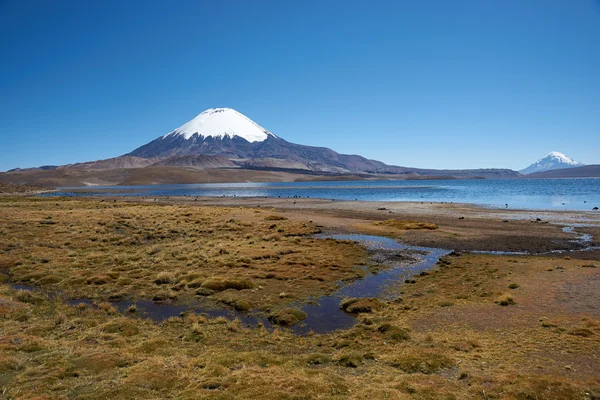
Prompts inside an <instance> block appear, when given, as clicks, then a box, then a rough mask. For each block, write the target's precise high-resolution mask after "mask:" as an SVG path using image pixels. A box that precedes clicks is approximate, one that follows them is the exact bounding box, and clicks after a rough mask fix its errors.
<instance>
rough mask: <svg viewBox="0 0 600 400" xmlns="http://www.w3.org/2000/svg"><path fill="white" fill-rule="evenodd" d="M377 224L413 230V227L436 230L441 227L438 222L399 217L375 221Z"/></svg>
mask: <svg viewBox="0 0 600 400" xmlns="http://www.w3.org/2000/svg"><path fill="white" fill-rule="evenodd" d="M374 224H375V225H377V226H388V227H390V228H396V229H404V230H413V229H426V230H436V229H439V226H438V225H437V224H431V223H428V222H417V221H402V220H398V219H388V220H385V221H378V222H375V223H374Z"/></svg>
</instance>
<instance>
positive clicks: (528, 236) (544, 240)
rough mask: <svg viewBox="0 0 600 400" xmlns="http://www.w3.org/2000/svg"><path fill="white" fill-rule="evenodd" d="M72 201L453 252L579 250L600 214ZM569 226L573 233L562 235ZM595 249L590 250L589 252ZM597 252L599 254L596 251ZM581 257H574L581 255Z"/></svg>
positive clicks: (222, 200)
mask: <svg viewBox="0 0 600 400" xmlns="http://www.w3.org/2000/svg"><path fill="white" fill-rule="evenodd" d="M72 198H73V199H76V200H82V201H85V200H86V199H89V200H91V201H97V200H101V201H102V200H104V201H112V202H117V201H118V202H135V203H146V204H148V203H150V204H162V205H193V206H218V207H248V208H257V209H258V208H262V209H264V208H268V209H272V210H273V211H276V212H279V213H282V214H283V215H285V217H286V218H289V219H290V220H296V221H302V220H304V221H307V220H311V221H314V222H315V223H316V224H317V225H319V226H322V227H323V229H326V230H329V231H332V232H341V233H364V234H372V235H380V236H387V237H392V238H395V239H399V240H401V241H403V242H404V243H406V244H408V245H413V246H424V247H436V248H444V249H452V250H457V251H498V252H526V253H549V252H552V251H556V250H564V251H572V250H581V249H582V248H583V247H585V246H583V245H582V244H581V243H577V242H575V240H576V238H577V236H578V235H580V234H581V233H586V234H589V235H592V241H591V242H590V243H589V244H588V245H589V246H598V242H597V240H598V239H597V238H599V237H600V213H597V212H594V211H576V210H560V211H548V210H510V209H508V210H506V209H496V208H488V207H481V206H477V205H472V204H462V203H435V202H428V203H421V202H398V201H363V200H335V201H331V200H325V199H313V198H296V199H293V198H274V197H267V198H265V197H195V196H194V197H192V196H173V197H171V196H152V197H148V196H110V195H107V196H76V197H72ZM389 219H396V220H404V221H406V220H412V221H415V220H416V221H419V222H426V223H432V224H437V225H438V226H439V229H436V230H434V231H423V230H403V229H394V228H386V227H384V226H378V225H377V223H378V222H382V221H385V220H389ZM567 226H572V227H577V228H576V232H564V231H563V228H564V227H567ZM593 252H595V251H592V253H593ZM598 253H599V254H600V251H598ZM580 256H581V255H578V257H580Z"/></svg>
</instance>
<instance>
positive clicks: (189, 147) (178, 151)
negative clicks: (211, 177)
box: [127, 108, 517, 177]
mask: <svg viewBox="0 0 600 400" xmlns="http://www.w3.org/2000/svg"><path fill="white" fill-rule="evenodd" d="M199 155H202V156H218V157H219V160H220V161H219V162H220V163H221V164H223V159H224V160H229V162H231V163H234V164H235V165H237V166H239V167H240V168H247V169H267V170H269V169H271V170H273V169H276V170H282V169H283V170H294V171H307V172H309V171H310V172H319V173H321V172H325V173H336V174H347V173H353V174H354V173H358V174H373V173H374V174H409V175H411V174H418V175H449V176H454V175H456V176H463V177H482V176H486V177H516V176H517V173H516V172H514V171H511V170H505V169H498V170H496V169H493V170H491V169H479V170H444V171H440V170H425V169H419V168H406V167H399V166H395V165H387V164H385V163H383V162H381V161H376V160H370V159H367V158H365V157H361V156H359V155H354V154H340V153H337V152H335V151H333V150H331V149H328V148H326V147H314V146H305V145H300V144H296V143H291V142H288V141H287V140H284V139H282V138H281V137H278V136H275V135H274V134H273V133H271V132H269V131H268V130H266V129H265V128H263V127H262V126H260V125H259V124H257V123H256V122H254V121H252V120H251V119H250V118H248V117H246V116H245V115H243V114H241V113H239V112H237V111H236V110H233V109H231V108H210V109H208V110H206V111H204V112H202V113H200V114H199V115H198V116H196V117H195V118H194V119H192V120H191V121H189V122H187V123H186V124H184V125H182V126H180V127H179V128H177V129H175V130H173V131H171V132H169V133H167V134H166V135H163V136H161V137H159V138H157V139H154V140H153V141H151V142H149V143H146V144H145V145H143V146H141V147H139V148H137V149H135V150H134V151H132V152H131V153H129V154H127V156H135V157H141V158H152V159H155V158H157V159H161V160H164V161H161V162H160V165H169V166H181V167H186V168H189V167H191V166H193V167H194V168H197V166H198V165H201V166H204V165H207V164H210V165H212V164H214V163H215V162H216V161H215V160H216V159H210V160H209V159H206V158H201V159H198V158H197V156H199ZM167 159H168V160H167ZM157 165H158V164H157ZM223 165H224V164H223Z"/></svg>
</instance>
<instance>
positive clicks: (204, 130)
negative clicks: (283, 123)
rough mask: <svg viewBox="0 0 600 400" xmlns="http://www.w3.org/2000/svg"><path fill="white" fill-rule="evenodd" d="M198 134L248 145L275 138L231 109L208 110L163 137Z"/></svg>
mask: <svg viewBox="0 0 600 400" xmlns="http://www.w3.org/2000/svg"><path fill="white" fill-rule="evenodd" d="M195 134H198V135H199V136H202V137H204V138H206V137H213V138H219V139H223V138H224V137H230V138H233V137H234V136H237V137H240V138H242V139H245V140H247V141H248V142H250V143H253V142H262V141H264V140H266V139H267V138H268V137H269V136H275V135H273V134H272V133H271V132H269V131H267V130H266V129H265V128H263V127H262V126H260V125H258V124H257V123H256V122H254V121H252V120H251V119H250V118H248V117H246V116H245V115H243V114H241V113H239V112H237V111H236V110H234V109H232V108H209V109H208V110H206V111H203V112H202V113H200V114H199V115H198V116H197V117H196V118H194V119H192V120H191V121H189V122H188V123H186V124H184V125H182V126H180V127H179V128H177V129H175V130H174V131H171V132H169V133H167V134H166V135H164V136H163V138H166V137H169V136H183V137H184V138H185V139H190V138H191V137H192V136H193V135H195Z"/></svg>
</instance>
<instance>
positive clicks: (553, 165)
mask: <svg viewBox="0 0 600 400" xmlns="http://www.w3.org/2000/svg"><path fill="white" fill-rule="evenodd" d="M583 165H584V164H583V163H580V162H579V161H575V160H573V159H572V158H570V157H567V156H565V155H564V154H563V153H559V152H558V151H552V152H550V153H548V154H547V155H546V156H545V157H543V158H540V159H539V160H537V161H536V162H534V163H533V164H531V165H530V166H529V167H527V168H525V169H522V170H521V171H519V172H520V173H522V174H524V175H528V174H533V173H534V172H542V171H551V170H553V169H563V168H573V167H582V166H583Z"/></svg>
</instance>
